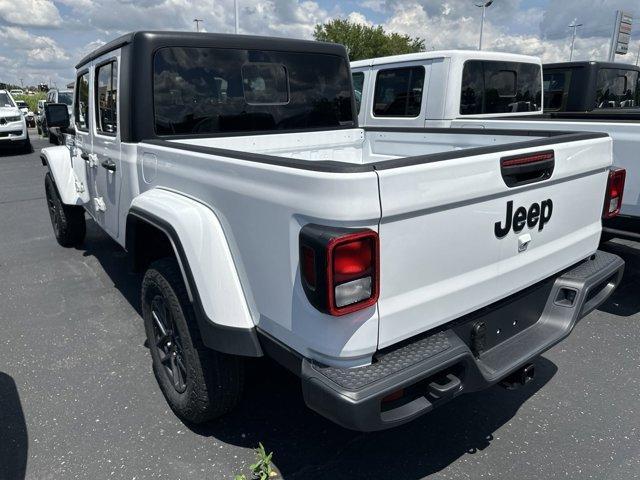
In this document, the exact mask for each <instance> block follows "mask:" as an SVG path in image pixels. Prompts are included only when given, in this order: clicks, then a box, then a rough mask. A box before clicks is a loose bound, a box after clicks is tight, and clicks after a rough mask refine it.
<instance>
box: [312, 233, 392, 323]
mask: <svg viewBox="0 0 640 480" xmlns="http://www.w3.org/2000/svg"><path fill="white" fill-rule="evenodd" d="M300 280H301V282H302V287H303V289H304V291H305V293H306V295H307V298H308V299H309V302H310V303H311V304H312V305H313V306H314V307H315V308H317V309H318V310H320V311H321V312H324V313H328V314H329V315H335V316H339V315H345V314H347V313H352V312H355V311H358V310H362V309H364V308H367V307H370V306H372V305H374V304H375V303H376V302H377V301H378V296H379V290H380V242H379V240H378V234H377V233H376V232H374V231H373V230H369V229H360V230H354V229H348V228H338V227H325V226H321V225H315V224H308V225H305V226H304V227H302V229H301V230H300Z"/></svg>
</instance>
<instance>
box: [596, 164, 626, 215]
mask: <svg viewBox="0 0 640 480" xmlns="http://www.w3.org/2000/svg"><path fill="white" fill-rule="evenodd" d="M626 176H627V171H626V170H625V169H624V168H613V169H611V170H610V171H609V180H608V182H607V193H606V195H605V197H604V209H603V211H602V218H604V219H608V218H613V217H615V216H616V215H618V214H619V213H620V208H622V194H623V192H624V181H625V178H626Z"/></svg>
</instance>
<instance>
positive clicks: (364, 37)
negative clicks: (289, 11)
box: [313, 18, 424, 61]
mask: <svg viewBox="0 0 640 480" xmlns="http://www.w3.org/2000/svg"><path fill="white" fill-rule="evenodd" d="M313 36H314V37H315V39H316V40H319V41H321V42H333V43H341V44H342V45H344V46H345V47H347V52H348V53H349V60H351V61H354V60H361V59H363V58H373V57H384V56H387V55H400V54H403V53H415V52H422V51H423V50H424V40H423V39H421V38H411V37H410V36H409V35H400V34H399V33H387V32H385V31H384V29H383V28H382V27H381V26H379V25H378V26H377V27H372V26H368V25H361V24H359V23H353V22H350V21H349V20H343V19H340V18H338V19H335V20H331V21H330V22H327V23H323V24H318V25H316V28H315V31H314V32H313Z"/></svg>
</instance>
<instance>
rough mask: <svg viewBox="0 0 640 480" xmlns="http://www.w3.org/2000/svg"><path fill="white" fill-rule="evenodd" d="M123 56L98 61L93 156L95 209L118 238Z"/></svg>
mask: <svg viewBox="0 0 640 480" xmlns="http://www.w3.org/2000/svg"><path fill="white" fill-rule="evenodd" d="M119 60H120V57H119V56H115V57H110V58H109V59H107V60H104V61H98V62H96V63H95V65H96V66H95V70H94V79H95V80H94V83H93V85H94V90H93V98H94V112H95V115H94V118H95V124H94V125H95V126H94V136H93V158H94V159H95V162H96V165H95V168H94V173H95V189H96V193H95V198H94V199H93V203H94V210H93V211H94V212H95V218H96V221H97V222H98V223H100V225H101V226H102V228H104V229H105V230H106V231H107V232H108V233H110V234H111V235H112V236H113V237H114V238H117V237H118V234H119V225H118V220H119V219H118V199H119V197H120V185H121V183H122V182H121V179H122V169H121V166H120V129H119V128H118V125H119V122H118V120H119V115H118V107H119V102H118V91H119V89H118V82H119V75H118V72H119V71H120V69H119Z"/></svg>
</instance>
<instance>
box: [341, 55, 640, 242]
mask: <svg viewBox="0 0 640 480" xmlns="http://www.w3.org/2000/svg"><path fill="white" fill-rule="evenodd" d="M351 66H352V72H353V73H352V75H353V84H354V88H355V89H356V90H360V91H361V92H362V106H361V107H360V112H359V123H360V125H364V126H378V127H385V128H403V127H404V128H406V127H413V128H430V127H457V128H487V129H506V130H513V129H516V130H523V131H533V132H534V133H535V132H536V131H560V132H578V131H589V132H605V133H607V134H609V136H610V137H611V138H612V139H613V159H614V166H616V167H622V168H625V169H626V183H627V187H626V195H625V196H624V198H618V199H617V200H616V201H617V202H621V203H620V204H618V205H617V208H616V210H617V211H619V212H620V215H615V216H612V217H611V218H609V216H606V215H605V218H604V219H603V240H607V239H609V238H611V237H612V236H619V237H629V238H635V239H640V163H639V162H637V152H639V151H640V111H639V110H638V108H637V105H638V98H639V96H640V91H639V89H638V75H639V71H640V69H639V68H638V67H635V66H633V65H627V64H615V63H614V64H608V63H598V62H573V63H570V64H553V65H548V66H545V67H544V72H545V80H544V87H545V91H544V97H545V98H544V101H543V98H542V97H543V67H542V62H541V61H540V59H539V58H536V57H529V56H524V55H514V54H507V53H496V52H486V51H483V52H478V51H444V52H424V53H417V54H409V55H397V56H392V57H383V58H376V59H372V60H361V61H357V62H352V64H351ZM547 102H548V104H547ZM543 108H544V112H543ZM568 108H573V109H579V110H580V111H577V112H568V111H566V109H568ZM549 109H551V110H555V111H549Z"/></svg>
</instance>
